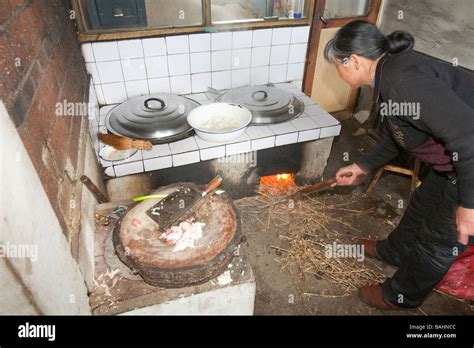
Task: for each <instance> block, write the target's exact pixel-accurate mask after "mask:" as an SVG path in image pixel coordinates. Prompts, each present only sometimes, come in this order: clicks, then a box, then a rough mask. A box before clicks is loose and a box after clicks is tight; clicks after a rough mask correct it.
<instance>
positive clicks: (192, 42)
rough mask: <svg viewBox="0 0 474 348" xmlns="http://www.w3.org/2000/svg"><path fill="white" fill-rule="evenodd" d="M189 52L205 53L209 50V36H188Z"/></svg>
mask: <svg viewBox="0 0 474 348" xmlns="http://www.w3.org/2000/svg"><path fill="white" fill-rule="evenodd" d="M189 50H190V52H205V51H210V50H211V34H208V33H205V34H191V35H189Z"/></svg>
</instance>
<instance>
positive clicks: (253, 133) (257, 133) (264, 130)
mask: <svg viewBox="0 0 474 348" xmlns="http://www.w3.org/2000/svg"><path fill="white" fill-rule="evenodd" d="M245 133H247V135H248V136H249V137H250V139H259V138H266V137H271V136H273V135H274V134H273V132H272V131H271V130H270V128H269V127H268V126H250V127H247V129H246V130H245Z"/></svg>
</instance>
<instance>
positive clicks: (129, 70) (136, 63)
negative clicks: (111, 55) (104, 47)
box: [122, 58, 146, 81]
mask: <svg viewBox="0 0 474 348" xmlns="http://www.w3.org/2000/svg"><path fill="white" fill-rule="evenodd" d="M122 70H123V76H124V78H125V81H133V80H143V79H146V68H145V60H144V59H143V58H136V59H125V60H122Z"/></svg>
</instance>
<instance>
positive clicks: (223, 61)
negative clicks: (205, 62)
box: [212, 50, 232, 71]
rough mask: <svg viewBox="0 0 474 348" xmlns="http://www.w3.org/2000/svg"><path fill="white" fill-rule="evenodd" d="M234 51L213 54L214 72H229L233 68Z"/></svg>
mask: <svg viewBox="0 0 474 348" xmlns="http://www.w3.org/2000/svg"><path fill="white" fill-rule="evenodd" d="M231 59H232V51H230V50H227V51H215V52H212V71H221V70H229V69H230V68H231Z"/></svg>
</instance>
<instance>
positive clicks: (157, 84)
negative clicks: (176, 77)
mask: <svg viewBox="0 0 474 348" xmlns="http://www.w3.org/2000/svg"><path fill="white" fill-rule="evenodd" d="M148 87H149V88H150V94H153V93H170V92H171V88H170V78H169V77H161V78H157V79H149V80H148Z"/></svg>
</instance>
